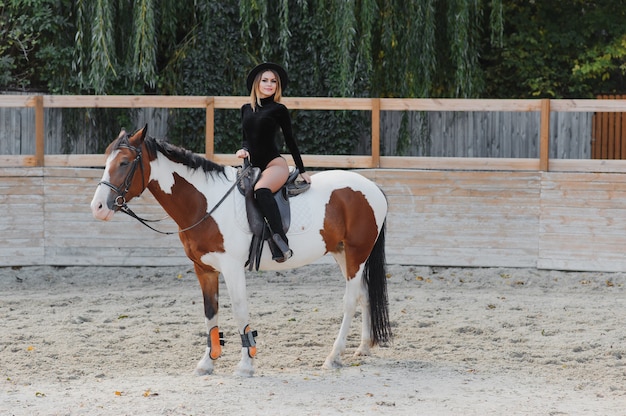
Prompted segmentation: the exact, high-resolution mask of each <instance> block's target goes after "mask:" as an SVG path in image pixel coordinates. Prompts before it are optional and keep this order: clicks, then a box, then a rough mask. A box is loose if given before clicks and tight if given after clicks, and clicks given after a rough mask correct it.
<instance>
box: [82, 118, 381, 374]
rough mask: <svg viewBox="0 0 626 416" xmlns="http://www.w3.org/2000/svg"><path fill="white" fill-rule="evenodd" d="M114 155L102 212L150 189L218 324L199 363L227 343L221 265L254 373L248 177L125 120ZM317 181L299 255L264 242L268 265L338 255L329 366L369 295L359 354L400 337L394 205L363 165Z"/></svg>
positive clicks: (101, 192) (101, 195) (207, 363)
mask: <svg viewBox="0 0 626 416" xmlns="http://www.w3.org/2000/svg"><path fill="white" fill-rule="evenodd" d="M105 156H106V164H105V168H104V173H103V175H102V179H101V180H100V182H99V183H98V185H97V187H96V191H95V193H94V196H93V200H92V201H91V210H92V214H93V216H94V217H95V218H96V219H99V220H104V221H107V220H110V219H111V218H112V217H113V215H114V214H115V213H116V212H118V211H120V210H121V211H122V212H126V213H129V212H131V213H132V211H131V210H130V209H129V208H128V205H127V203H128V202H130V201H131V200H132V199H133V198H134V197H137V196H139V195H141V194H142V192H143V191H144V190H145V189H148V190H149V191H150V192H151V193H152V195H154V198H155V199H156V201H157V202H158V203H159V204H160V205H161V206H162V207H163V209H164V210H165V212H166V213H167V215H168V216H169V217H171V218H172V219H173V220H174V221H175V222H176V224H177V226H178V227H179V229H178V232H177V234H178V235H179V238H180V241H181V242H182V245H183V247H184V250H185V254H186V255H187V257H188V258H189V259H190V260H191V262H192V263H193V266H194V270H195V273H196V275H197V278H198V281H199V283H200V288H201V290H202V296H203V300H204V315H205V322H206V325H207V331H208V333H207V347H206V350H205V353H204V356H203V357H202V359H201V360H200V361H199V362H198V364H197V366H196V369H195V373H196V374H197V375H208V374H212V373H213V371H214V362H215V361H216V360H217V359H218V358H219V357H220V355H221V352H222V345H223V342H224V341H223V338H222V337H223V334H222V333H220V330H219V326H218V305H219V302H218V295H219V284H218V283H219V275H220V273H221V274H222V275H223V278H224V282H225V285H226V288H227V290H228V293H229V295H230V298H231V301H232V311H233V315H234V319H235V322H236V324H237V326H238V332H239V335H240V336H241V345H242V347H241V360H240V361H239V363H238V364H237V367H236V369H235V374H236V375H239V376H245V377H250V376H252V375H253V374H254V357H255V356H256V353H257V348H256V341H255V338H256V336H257V331H253V330H252V329H251V326H250V322H249V311H248V305H247V299H246V278H245V268H246V264H245V263H246V260H247V259H248V254H249V253H248V248H249V246H250V242H251V238H252V234H251V231H250V227H249V226H248V223H247V222H246V214H245V206H244V197H243V196H242V195H241V193H239V192H236V191H235V192H232V190H233V188H234V187H235V185H236V183H237V181H239V180H240V177H239V176H238V169H237V167H235V166H225V165H220V164H217V163H215V162H213V161H211V160H209V159H207V158H205V157H203V156H201V155H198V154H195V153H193V152H191V151H189V150H186V149H184V148H182V147H178V146H175V145H172V144H171V143H168V142H167V141H164V140H159V139H154V138H152V137H150V136H148V135H147V126H145V127H144V128H142V129H139V130H137V131H135V132H134V133H132V134H129V133H127V132H126V131H125V130H123V129H122V131H121V132H120V134H119V136H118V137H117V138H116V139H115V140H113V142H111V144H109V146H108V147H107V150H106V153H105ZM311 182H312V183H311V186H310V188H309V189H308V190H307V191H306V192H304V193H302V194H301V195H298V196H295V197H292V198H290V201H291V202H290V204H291V210H292V223H291V227H290V229H289V231H288V233H287V236H288V239H289V245H290V247H291V248H292V249H293V252H294V254H293V256H292V257H291V258H290V259H288V260H287V261H285V262H284V263H278V262H275V261H273V260H272V258H271V253H269V250H264V252H263V254H262V257H261V260H260V264H259V270H285V269H291V268H296V267H300V266H303V265H307V264H310V263H312V262H314V261H316V260H318V259H319V258H321V257H322V256H324V255H326V254H328V253H330V255H332V256H333V257H334V259H335V261H336V262H337V263H338V265H339V267H340V269H341V272H342V274H343V277H344V278H345V280H346V286H345V294H344V298H343V300H344V306H343V320H342V322H341V326H340V329H339V333H338V334H337V337H336V339H335V342H334V344H333V347H332V350H331V352H330V354H329V355H328V356H327V357H326V359H325V361H324V364H323V368H326V369H336V368H340V367H342V359H341V355H342V354H343V353H344V351H345V349H346V337H347V335H348V332H349V328H350V325H351V322H352V319H353V318H354V315H355V313H356V309H357V306H358V304H359V303H360V305H361V316H362V323H361V342H360V345H359V347H358V349H357V350H356V352H355V353H354V354H355V356H362V355H369V354H370V347H373V346H375V345H381V344H384V343H387V342H389V341H390V340H391V337H392V331H391V326H390V321H389V312H388V300H387V286H386V278H387V276H386V270H385V269H386V264H385V228H386V227H385V224H386V217H387V209H388V206H387V199H386V197H385V195H384V193H383V192H382V190H381V189H380V188H379V187H378V186H377V185H376V184H374V182H372V181H371V180H369V179H367V178H365V177H364V176H362V175H360V174H358V173H356V172H350V171H343V170H328V171H321V172H317V173H316V174H314V175H312V180H311ZM132 214H133V215H134V213H132ZM134 216H135V218H137V219H140V220H142V221H143V219H141V217H138V216H136V215H134ZM144 224H145V223H144ZM151 228H153V227H151ZM153 229H154V228H153ZM157 231H158V230H157Z"/></svg>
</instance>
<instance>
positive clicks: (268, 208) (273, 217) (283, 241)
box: [254, 188, 293, 263]
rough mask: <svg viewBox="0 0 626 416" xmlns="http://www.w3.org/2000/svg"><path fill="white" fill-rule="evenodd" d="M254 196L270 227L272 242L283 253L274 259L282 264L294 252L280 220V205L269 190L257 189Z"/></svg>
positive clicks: (273, 256)
mask: <svg viewBox="0 0 626 416" xmlns="http://www.w3.org/2000/svg"><path fill="white" fill-rule="evenodd" d="M254 196H255V198H256V200H257V202H258V204H259V209H260V210H261V213H262V214H263V216H264V217H265V220H266V221H267V224H268V225H269V227H270V232H271V233H272V240H273V241H274V243H276V245H277V246H278V248H279V249H280V251H281V253H282V254H281V253H275V254H273V255H272V258H273V259H274V260H276V261H277V262H279V263H282V262H284V261H285V260H287V259H289V258H290V257H291V256H292V255H293V252H292V251H291V249H290V248H289V240H287V236H286V235H285V232H284V231H283V222H282V219H281V218H280V212H279V211H278V204H276V200H275V199H274V195H273V194H272V191H271V190H270V189H268V188H259V189H257V190H256V191H254Z"/></svg>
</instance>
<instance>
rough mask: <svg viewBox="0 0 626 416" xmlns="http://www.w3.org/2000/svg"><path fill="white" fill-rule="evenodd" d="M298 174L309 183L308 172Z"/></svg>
mask: <svg viewBox="0 0 626 416" xmlns="http://www.w3.org/2000/svg"><path fill="white" fill-rule="evenodd" d="M300 176H301V177H302V179H304V181H305V182H306V183H311V176H310V175H309V174H308V172H304V173H301V174H300Z"/></svg>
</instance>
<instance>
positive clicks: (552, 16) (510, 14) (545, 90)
mask: <svg viewBox="0 0 626 416" xmlns="http://www.w3.org/2000/svg"><path fill="white" fill-rule="evenodd" d="M625 18H626V1H624V0H596V1H593V2H592V1H586V0H572V1H568V2H557V1H537V2H530V3H529V2H525V1H521V0H518V1H513V2H507V3H505V6H504V20H505V21H506V26H505V31H504V33H503V40H502V46H501V47H500V46H499V45H497V44H496V45H493V48H492V49H490V50H488V51H487V52H486V53H485V55H484V56H485V61H484V62H483V66H484V67H485V68H488V70H487V72H486V85H487V88H486V91H485V95H486V96H489V97H494V98H508V97H514V98H517V97H519V98H540V97H545V98H590V97H594V96H595V95H596V94H598V93H601V92H615V93H617V92H622V93H623V92H625V91H626V84H625V82H624V81H625V80H624V63H625V62H626V59H625V58H626V53H625V51H624V46H623V43H622V42H623V40H624V36H625V35H626V25H624V21H625ZM620 45H621V46H620Z"/></svg>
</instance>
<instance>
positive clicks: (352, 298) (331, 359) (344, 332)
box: [323, 253, 369, 369]
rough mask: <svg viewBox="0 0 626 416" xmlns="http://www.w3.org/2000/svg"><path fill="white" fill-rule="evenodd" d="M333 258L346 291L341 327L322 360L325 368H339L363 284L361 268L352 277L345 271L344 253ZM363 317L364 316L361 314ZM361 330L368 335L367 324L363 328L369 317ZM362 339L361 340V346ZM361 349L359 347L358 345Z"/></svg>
mask: <svg viewBox="0 0 626 416" xmlns="http://www.w3.org/2000/svg"><path fill="white" fill-rule="evenodd" d="M334 257H335V260H336V261H337V264H339V267H340V268H341V271H342V273H343V275H344V277H345V278H346V291H345V293H344V297H343V319H342V321H341V327H340V328H339V333H338V334H337V338H336V339H335V343H334V344H333V349H332V351H331V352H330V354H329V355H328V357H326V361H324V365H323V367H324V368H326V369H333V368H339V367H341V366H342V363H341V354H342V353H343V352H344V351H345V349H346V339H347V337H348V332H349V331H350V325H351V323H352V318H354V314H355V313H356V308H357V305H358V303H359V299H360V298H362V296H363V294H364V293H363V285H362V281H361V274H362V273H361V272H362V269H361V270H359V271H358V272H357V274H356V276H354V277H353V278H349V277H348V275H347V272H346V266H345V255H344V254H343V253H341V254H334ZM363 317H364V318H365V316H363ZM363 322H364V324H363V330H364V331H365V330H366V329H367V333H368V337H369V324H367V326H368V328H365V326H366V324H365V322H368V323H369V319H368V320H367V321H365V320H364V321H363ZM363 342H364V341H361V346H362V345H363ZM359 349H361V347H359Z"/></svg>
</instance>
